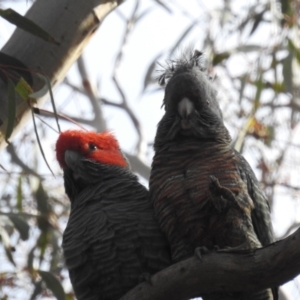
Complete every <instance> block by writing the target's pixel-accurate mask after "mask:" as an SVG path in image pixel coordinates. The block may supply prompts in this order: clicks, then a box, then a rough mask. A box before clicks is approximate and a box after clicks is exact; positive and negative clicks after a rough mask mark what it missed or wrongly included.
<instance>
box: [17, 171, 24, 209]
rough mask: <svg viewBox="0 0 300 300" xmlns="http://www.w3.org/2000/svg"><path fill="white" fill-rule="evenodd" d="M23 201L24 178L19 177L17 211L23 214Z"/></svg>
mask: <svg viewBox="0 0 300 300" xmlns="http://www.w3.org/2000/svg"><path fill="white" fill-rule="evenodd" d="M22 200H23V189H22V176H19V180H18V187H17V209H18V211H20V212H22V211H23V207H22Z"/></svg>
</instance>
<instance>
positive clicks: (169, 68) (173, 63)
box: [157, 49, 211, 86]
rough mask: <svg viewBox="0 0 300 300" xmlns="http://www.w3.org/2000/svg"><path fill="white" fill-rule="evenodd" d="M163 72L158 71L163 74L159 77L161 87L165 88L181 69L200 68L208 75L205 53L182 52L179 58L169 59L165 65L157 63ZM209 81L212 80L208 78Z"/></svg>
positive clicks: (190, 50)
mask: <svg viewBox="0 0 300 300" xmlns="http://www.w3.org/2000/svg"><path fill="white" fill-rule="evenodd" d="M157 64H158V65H159V66H160V67H161V68H162V70H158V72H161V73H162V74H161V75H159V76H158V77H157V79H158V83H159V85H160V86H165V85H166V84H167V83H168V81H169V79H170V78H172V76H173V75H174V73H175V72H176V71H177V70H179V69H191V68H193V67H198V68H199V70H200V71H202V72H204V73H206V67H205V66H204V60H203V52H201V51H199V50H193V49H186V50H185V51H182V52H181V53H180V55H179V57H178V58H175V59H168V60H166V63H165V64H161V63H157ZM208 78H209V79H211V78H210V77H209V76H208Z"/></svg>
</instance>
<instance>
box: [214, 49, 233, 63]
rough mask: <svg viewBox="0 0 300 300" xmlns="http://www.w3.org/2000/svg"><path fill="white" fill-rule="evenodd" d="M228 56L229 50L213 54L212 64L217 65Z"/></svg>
mask: <svg viewBox="0 0 300 300" xmlns="http://www.w3.org/2000/svg"><path fill="white" fill-rule="evenodd" d="M229 56H230V53H229V52H221V53H218V54H216V55H215V56H214V58H213V61H212V64H213V66H216V65H218V64H219V63H220V62H222V61H223V60H224V59H227V58H228V57H229Z"/></svg>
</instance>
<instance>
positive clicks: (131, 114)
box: [0, 0, 300, 299]
mask: <svg viewBox="0 0 300 300" xmlns="http://www.w3.org/2000/svg"><path fill="white" fill-rule="evenodd" d="M30 5H31V2H28V1H26V2H25V1H3V0H2V1H0V8H3V9H4V8H8V7H10V8H12V9H15V10H17V11H19V13H21V14H22V15H24V12H25V11H24V9H28V8H29V7H30ZM299 13H300V2H299V1H298V0H287V1H284V0H281V1H279V0H263V1H260V0H250V1H237V0H232V1H231V0H220V1H217V0H215V1H210V3H207V1H202V0H194V1H190V2H189V4H187V1H184V0H174V1H167V0H145V1H138V0H127V1H125V3H124V4H122V5H121V6H120V7H119V8H117V9H116V10H115V11H113V12H112V13H111V14H110V15H109V16H108V17H107V18H106V19H105V21H104V23H103V24H102V25H101V26H100V28H99V29H98V32H97V34H96V35H95V37H94V38H93V40H92V41H91V43H90V44H89V45H88V46H87V47H86V49H85V51H84V53H83V55H82V56H81V57H80V59H79V60H78V61H77V63H76V64H75V65H74V66H73V67H72V68H71V70H70V71H69V73H68V75H67V77H66V78H65V80H64V82H63V83H62V84H61V85H60V86H59V87H57V88H56V89H55V91H54V92H55V95H54V97H55V102H56V107H57V110H58V113H60V114H63V115H67V116H68V117H70V118H72V119H73V120H74V121H76V122H77V123H79V124H81V125H82V126H84V127H85V128H87V129H91V130H96V131H101V130H104V129H106V128H108V129H110V130H112V131H113V132H114V133H115V134H116V136H117V138H118V139H119V140H120V143H121V146H122V149H123V150H124V151H125V153H126V154H127V155H128V156H129V158H130V161H131V164H132V166H133V169H134V171H135V172H136V173H137V174H139V176H140V178H141V181H142V182H143V183H144V184H145V185H147V184H148V182H147V179H148V175H149V172H150V166H151V160H152V156H153V149H152V144H153V139H154V135H155V130H156V124H157V122H158V121H159V119H160V117H161V116H162V110H161V108H160V106H161V103H162V99H163V91H162V90H161V89H160V88H159V87H158V85H157V83H156V78H157V76H158V73H157V72H156V71H155V70H157V69H160V67H159V66H158V65H157V64H156V61H159V62H160V63H162V64H163V63H164V61H165V59H167V58H169V57H174V56H175V57H176V53H178V49H183V50H181V51H184V49H185V48H186V47H187V46H191V45H192V46H195V47H196V48H198V49H200V50H201V51H203V52H204V53H205V56H206V58H207V67H208V69H209V71H210V72H211V74H212V75H213V76H214V77H215V79H214V81H215V84H216V86H217V89H218V91H219V99H220V105H221V107H222V110H223V114H224V118H225V122H226V125H227V127H228V128H229V130H230V132H231V135H232V137H233V141H234V145H235V147H236V149H237V150H238V151H240V152H242V153H243V155H244V156H245V157H246V159H247V160H248V161H249V163H250V164H251V166H252V168H253V169H254V170H255V173H256V175H257V177H258V179H259V180H260V181H261V184H262V187H263V188H264V191H265V193H266V195H267V197H268V199H269V202H270V204H271V209H272V216H273V223H274V228H275V233H276V237H277V238H278V239H281V238H284V237H285V236H287V235H289V234H290V233H291V232H293V231H294V230H295V229H296V228H297V227H299V224H300V212H299V209H300V206H299V204H300V201H299V200H300V171H299V170H300V149H299V147H300V138H299V136H300V126H299V121H300V98H299V87H300V81H299V78H300V74H299V70H300V68H299V66H300V30H299V21H300V19H299ZM0 22H1V23H0V28H1V27H2V29H1V30H0V42H1V45H3V44H4V43H5V41H6V40H7V39H8V38H9V35H10V33H11V31H12V29H11V28H10V27H5V26H8V25H7V22H6V21H4V20H0ZM4 28H7V29H4ZM179 51H180V50H179ZM0 69H1V66H0ZM0 71H1V70H0ZM48 102H49V101H48ZM44 109H45V111H40V114H39V115H36V119H37V127H38V134H39V137H40V139H41V141H42V146H43V150H44V152H45V155H46V159H47V161H48V163H49V164H50V166H51V169H52V171H53V173H54V174H55V176H53V175H52V173H51V172H50V170H49V169H48V168H47V166H46V164H45V161H44V159H43V157H42V155H41V152H40V149H39V147H38V146H37V141H36V137H35V134H34V130H33V125H32V122H30V123H28V124H27V125H26V126H25V127H24V128H23V130H22V131H21V132H20V133H19V134H18V135H17V137H16V138H15V139H14V140H13V142H12V144H10V145H9V146H8V147H7V148H6V149H5V150H4V151H2V153H1V156H0V164H1V165H0V166H1V169H0V180H1V181H0V182H1V189H0V197H1V202H0V299H55V298H57V299H74V294H73V292H72V288H71V285H70V282H69V279H68V274H67V271H66V269H65V268H64V263H63V257H62V251H61V239H62V232H63V230H64V227H65V225H66V222H67V219H68V214H69V207H70V203H69V200H68V198H67V197H66V195H65V193H64V188H63V180H62V172H61V170H60V169H59V166H58V164H57V163H56V160H55V151H54V145H55V142H56V139H57V131H56V129H55V128H56V126H55V119H54V117H53V115H51V114H50V115H49V114H48V113H47V110H49V111H50V110H52V107H51V105H50V104H49V103H47V104H46V105H45V108H44ZM60 125H61V127H62V129H63V130H65V129H69V128H77V129H78V128H79V127H78V126H77V125H76V124H74V123H72V122H68V121H65V120H62V119H60ZM283 291H284V294H285V297H284V298H283V299H298V298H299V297H300V281H299V279H298V278H296V279H294V280H293V281H292V282H290V283H289V284H287V285H286V286H285V287H284V289H283Z"/></svg>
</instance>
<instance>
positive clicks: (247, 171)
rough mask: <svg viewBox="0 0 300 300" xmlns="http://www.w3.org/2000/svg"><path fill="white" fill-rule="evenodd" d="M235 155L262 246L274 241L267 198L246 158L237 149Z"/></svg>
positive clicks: (255, 228)
mask: <svg viewBox="0 0 300 300" xmlns="http://www.w3.org/2000/svg"><path fill="white" fill-rule="evenodd" d="M236 155H237V157H238V159H239V162H240V163H239V166H238V168H239V172H240V175H241V178H242V179H243V180H244V181H245V182H246V183H247V188H248V193H249V195H250V197H251V199H252V200H253V203H254V209H253V211H252V214H251V217H252V222H253V226H254V230H255V232H256V234H257V237H258V239H259V241H260V242H261V244H262V245H263V246H265V245H268V244H270V243H273V242H274V234H273V227H272V222H271V214H270V206H269V203H268V200H267V198H266V197H265V195H264V194H263V192H262V190H261V188H260V187H259V182H258V180H257V179H256V177H255V174H254V172H253V170H252V169H251V167H250V165H249V164H248V162H247V161H246V159H245V158H244V157H243V156H242V155H241V154H240V153H239V152H237V151H236Z"/></svg>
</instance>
